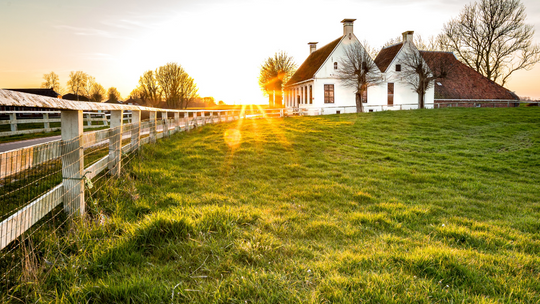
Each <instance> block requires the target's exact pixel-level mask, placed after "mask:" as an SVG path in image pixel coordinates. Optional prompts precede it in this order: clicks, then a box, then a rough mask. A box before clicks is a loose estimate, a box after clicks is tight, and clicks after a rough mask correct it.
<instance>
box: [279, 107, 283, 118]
mask: <svg viewBox="0 0 540 304" xmlns="http://www.w3.org/2000/svg"><path fill="white" fill-rule="evenodd" d="M279 117H281V118H283V109H279Z"/></svg>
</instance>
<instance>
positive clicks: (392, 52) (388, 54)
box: [375, 42, 403, 73]
mask: <svg viewBox="0 0 540 304" xmlns="http://www.w3.org/2000/svg"><path fill="white" fill-rule="evenodd" d="M402 46H403V42H401V43H398V44H394V45H391V46H387V47H385V48H383V49H382V50H381V51H380V52H379V54H378V55H377V58H375V64H376V65H377V66H378V67H379V70H381V72H382V73H384V72H386V69H388V66H389V65H390V63H392V60H394V58H395V57H396V55H397V54H398V53H399V50H401V47H402Z"/></svg>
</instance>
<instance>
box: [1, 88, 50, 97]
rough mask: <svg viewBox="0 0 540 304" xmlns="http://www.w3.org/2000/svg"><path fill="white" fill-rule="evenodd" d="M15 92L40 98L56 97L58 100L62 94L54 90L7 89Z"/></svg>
mask: <svg viewBox="0 0 540 304" xmlns="http://www.w3.org/2000/svg"><path fill="white" fill-rule="evenodd" d="M5 90H10V91H15V92H21V93H28V94H35V95H40V96H47V97H54V98H58V96H60V94H58V93H56V92H55V91H54V90H53V89H5Z"/></svg>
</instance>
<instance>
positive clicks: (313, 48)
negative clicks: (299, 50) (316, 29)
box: [308, 42, 318, 54]
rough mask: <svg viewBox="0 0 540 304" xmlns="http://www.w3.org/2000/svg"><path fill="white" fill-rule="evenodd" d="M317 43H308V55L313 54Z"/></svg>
mask: <svg viewBox="0 0 540 304" xmlns="http://www.w3.org/2000/svg"><path fill="white" fill-rule="evenodd" d="M317 43H318V42H309V43H308V44H309V53H310V54H311V53H313V52H315V51H316V50H317Z"/></svg>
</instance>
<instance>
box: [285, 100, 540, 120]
mask: <svg viewBox="0 0 540 304" xmlns="http://www.w3.org/2000/svg"><path fill="white" fill-rule="evenodd" d="M521 104H525V105H529V106H539V105H540V102H538V101H518V100H501V99H458V100H449V99H445V100H435V102H434V103H426V104H425V105H424V108H425V109H441V108H450V107H468V108H472V107H476V108H481V107H482V108H486V107H489V108H501V107H504V108H507V107H508V108H511V107H517V106H519V105H521ZM416 109H418V103H413V104H394V105H367V104H364V106H363V111H364V112H378V111H397V110H416ZM284 113H285V116H293V115H300V116H303V115H308V116H313V115H330V114H345V113H356V106H324V107H316V106H305V105H300V107H288V108H285V110H284Z"/></svg>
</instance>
